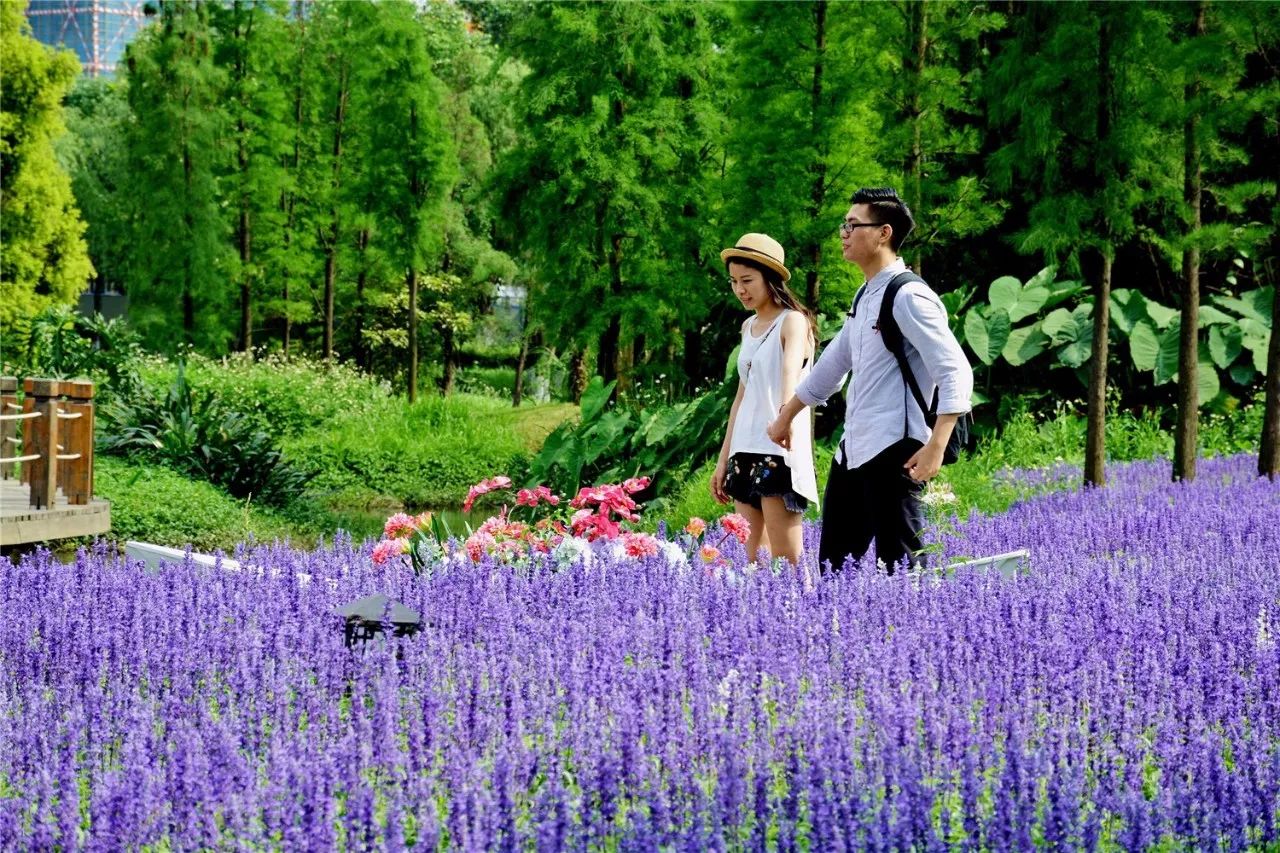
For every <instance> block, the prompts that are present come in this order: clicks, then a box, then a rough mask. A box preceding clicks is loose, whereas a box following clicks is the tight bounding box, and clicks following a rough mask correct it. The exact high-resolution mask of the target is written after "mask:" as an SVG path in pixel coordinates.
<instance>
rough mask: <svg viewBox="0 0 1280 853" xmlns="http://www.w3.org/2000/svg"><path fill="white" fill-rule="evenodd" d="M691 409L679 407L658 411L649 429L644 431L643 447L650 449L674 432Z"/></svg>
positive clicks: (686, 406) (690, 407)
mask: <svg viewBox="0 0 1280 853" xmlns="http://www.w3.org/2000/svg"><path fill="white" fill-rule="evenodd" d="M692 408H693V407H692V406H691V405H681V406H672V407H671V408H670V409H665V410H659V411H658V412H657V414H656V416H655V417H654V419H653V422H652V423H650V424H649V428H648V429H646V430H645V431H644V443H645V445H646V446H649V447H652V446H653V445H655V444H658V443H660V442H661V441H662V440H663V439H665V438H666V437H667V436H669V435H671V433H673V432H675V430H676V429H677V428H678V427H679V426H680V424H682V423H683V422H684V419H685V417H686V416H687V415H688V414H689V411H690V410H691V409H692Z"/></svg>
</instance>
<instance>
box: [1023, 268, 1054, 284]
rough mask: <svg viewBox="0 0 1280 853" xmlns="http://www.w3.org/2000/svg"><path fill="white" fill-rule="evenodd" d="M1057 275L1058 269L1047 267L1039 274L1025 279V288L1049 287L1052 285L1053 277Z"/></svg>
mask: <svg viewBox="0 0 1280 853" xmlns="http://www.w3.org/2000/svg"><path fill="white" fill-rule="evenodd" d="M1057 274H1058V268H1057V267H1055V266H1052V265H1050V266H1047V267H1045V268H1044V269H1042V270H1040V272H1038V273H1036V274H1035V275H1033V276H1031V278H1029V279H1027V287H1046V288H1047V287H1050V286H1051V285H1052V284H1053V277H1054V276H1056V275H1057Z"/></svg>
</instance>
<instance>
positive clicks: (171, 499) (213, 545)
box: [94, 456, 316, 553]
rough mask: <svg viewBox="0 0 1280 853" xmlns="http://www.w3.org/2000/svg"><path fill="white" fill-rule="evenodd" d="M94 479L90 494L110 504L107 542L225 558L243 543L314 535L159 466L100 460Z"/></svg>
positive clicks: (106, 457)
mask: <svg viewBox="0 0 1280 853" xmlns="http://www.w3.org/2000/svg"><path fill="white" fill-rule="evenodd" d="M94 475H95V476H94V493H95V494H96V495H97V496H98V497H101V498H105V499H106V500H109V501H111V533H110V534H109V535H110V537H111V538H113V539H119V540H125V539H139V540H142V541H145V542H154V543H156V544H158V545H168V546H171V547H174V548H183V547H186V546H187V545H190V546H192V547H193V548H194V549H196V550H198V551H213V550H215V549H218V548H221V549H222V550H224V551H227V552H228V553H229V552H231V551H232V550H233V549H234V548H235V546H236V545H237V544H239V543H241V542H244V541H246V540H248V539H256V540H258V541H260V542H270V541H272V540H273V539H287V538H289V537H291V536H301V537H303V538H305V539H308V540H310V539H311V535H309V534H314V533H315V532H316V531H315V530H307V529H306V528H305V527H302V526H300V525H297V524H293V523H290V522H289V521H288V520H286V519H285V518H283V517H281V516H280V515H278V514H276V513H274V512H270V511H266V510H264V509H262V508H260V507H257V506H254V505H253V504H252V503H251V502H249V501H238V500H235V499H234V498H232V497H231V496H229V495H228V494H226V492H223V491H222V490H220V489H218V488H217V487H216V486H213V485H212V484H210V483H205V482H201V481H199V480H192V479H189V478H187V477H185V476H183V475H182V474H179V473H177V472H176V471H172V470H170V469H169V468H165V467H162V466H160V465H152V464H148V463H145V462H137V461H125V460H123V459H119V458H115V457H111V456H101V457H98V459H97V461H96V462H95V465H94Z"/></svg>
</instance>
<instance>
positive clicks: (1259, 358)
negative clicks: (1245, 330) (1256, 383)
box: [1241, 334, 1270, 376]
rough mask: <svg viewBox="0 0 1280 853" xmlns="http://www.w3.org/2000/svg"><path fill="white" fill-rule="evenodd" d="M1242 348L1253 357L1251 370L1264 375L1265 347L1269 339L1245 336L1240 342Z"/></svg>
mask: <svg viewBox="0 0 1280 853" xmlns="http://www.w3.org/2000/svg"><path fill="white" fill-rule="evenodd" d="M1241 343H1242V344H1243V345H1244V348H1245V349H1247V350H1248V351H1249V354H1250V355H1252V356H1253V369H1254V370H1256V371H1258V372H1259V373H1261V374H1262V375H1264V376H1265V375H1266V373H1267V345H1268V344H1269V343H1270V340H1269V338H1266V337H1263V336H1261V335H1249V334H1246V335H1245V336H1244V339H1243V340H1242V341H1241Z"/></svg>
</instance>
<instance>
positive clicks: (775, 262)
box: [720, 234, 791, 281]
mask: <svg viewBox="0 0 1280 853" xmlns="http://www.w3.org/2000/svg"><path fill="white" fill-rule="evenodd" d="M734 258H742V259H744V260H748V261H755V262H756V263H758V264H763V265H764V266H766V267H768V268H769V269H771V270H773V271H774V272H776V273H777V274H778V275H780V276H782V280H783V281H790V280H791V271H790V270H788V269H787V268H786V267H785V266H783V264H784V262H785V261H786V259H787V253H786V252H784V251H782V244H781V243H779V242H778V241H777V240H775V239H773V238H772V237H770V236H769V235H768V234H743V235H742V236H741V237H739V238H738V245H736V246H734V247H733V248H732V249H725V250H724V251H723V252H721V253H720V260H721V261H723V262H724V263H726V264H727V263H729V261H731V260H733V259H734Z"/></svg>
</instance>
